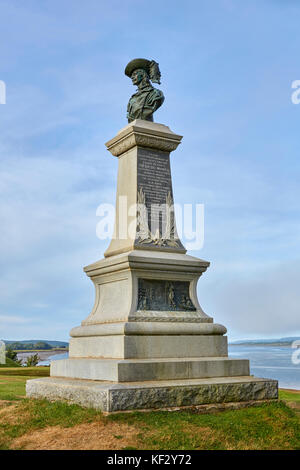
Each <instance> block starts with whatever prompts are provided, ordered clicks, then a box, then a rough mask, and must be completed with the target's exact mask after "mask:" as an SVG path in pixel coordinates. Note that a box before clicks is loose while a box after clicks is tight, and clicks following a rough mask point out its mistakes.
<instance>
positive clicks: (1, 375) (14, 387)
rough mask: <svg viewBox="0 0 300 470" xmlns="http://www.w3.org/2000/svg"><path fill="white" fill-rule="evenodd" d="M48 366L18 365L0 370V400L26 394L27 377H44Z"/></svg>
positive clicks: (13, 398)
mask: <svg viewBox="0 0 300 470" xmlns="http://www.w3.org/2000/svg"><path fill="white" fill-rule="evenodd" d="M49 374H50V367H20V368H18V369H16V368H5V369H1V370H0V400H10V401H14V400H20V399H21V398H24V397H25V395H26V391H25V386H26V382H27V380H29V379H35V378H36V377H46V376H49Z"/></svg>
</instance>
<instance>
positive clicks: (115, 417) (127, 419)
mask: <svg viewBox="0 0 300 470" xmlns="http://www.w3.org/2000/svg"><path fill="white" fill-rule="evenodd" d="M23 369H24V368H20V369H18V371H17V372H18V373H19V372H21V371H23ZM31 369H34V370H43V369H44V368H31ZM3 371H4V370H2V371H1V374H0V400H8V401H7V402H5V403H4V402H3V403H2V405H1V403H0V406H1V408H2V409H3V407H5V408H6V409H7V410H8V411H9V410H11V413H12V415H13V417H14V419H11V417H10V419H7V418H6V417H5V415H3V416H2V415H1V414H0V449H9V448H10V447H11V445H12V443H13V440H14V439H15V438H17V437H19V436H22V435H24V434H28V433H29V434H30V432H32V431H34V430H39V429H43V428H47V427H49V426H60V427H62V428H67V427H73V426H76V425H77V424H81V423H93V422H95V421H101V422H102V423H104V424H107V425H108V426H105V429H108V431H104V432H110V431H109V429H110V427H109V424H110V423H120V424H126V425H128V426H131V427H132V429H133V430H135V431H136V437H135V438H134V439H135V440H134V443H133V445H131V447H130V448H131V449H133V448H135V449H153V450H154V449H164V450H171V449H176V450H190V449H207V450H217V449H237V450H239V449H262V450H266V449H282V450H283V449H300V419H299V416H297V414H296V413H295V412H294V410H293V409H291V408H290V407H289V406H287V404H286V403H285V402H283V401H279V402H276V401H275V402H271V403H267V404H262V405H259V406H255V407H250V408H244V409H240V410H234V411H230V410H228V411H223V412H218V413H214V414H202V413H201V414H200V413H198V412H197V410H196V409H195V410H183V411H176V412H175V411H174V412H168V411H152V412H133V413H116V414H112V415H108V416H103V415H102V413H101V412H98V411H96V410H93V409H86V408H81V407H80V406H78V405H69V404H67V403H63V402H48V401H47V400H33V399H26V398H25V383H26V381H27V380H28V379H30V378H34V376H33V375H30V376H22V375H17V376H16V375H15V376H12V375H2V372H3ZM15 371H16V369H15ZM47 372H48V371H47ZM299 395H300V394H297V393H294V392H289V391H286V390H284V391H280V398H281V399H284V400H287V402H289V401H291V402H294V401H295V398H296V399H297V400H298V401H299ZM11 406H12V408H10V407H11ZM1 408H0V409H1ZM119 437H120V439H121V437H122V436H121V435H119V433H118V434H116V435H115V438H117V439H119ZM120 445H121V444H120ZM120 448H122V447H120Z"/></svg>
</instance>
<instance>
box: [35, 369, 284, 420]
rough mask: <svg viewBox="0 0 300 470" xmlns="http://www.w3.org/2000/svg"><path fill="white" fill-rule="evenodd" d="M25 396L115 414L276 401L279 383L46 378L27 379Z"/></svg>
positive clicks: (254, 379)
mask: <svg viewBox="0 0 300 470" xmlns="http://www.w3.org/2000/svg"><path fill="white" fill-rule="evenodd" d="M26 393H27V397H32V398H47V399H48V400H53V401H54V400H55V401H56V400H62V401H68V402H69V403H76V404H78V405H80V406H83V407H90V408H95V409H98V410H101V411H104V412H114V411H128V410H155V409H164V408H168V409H169V408H178V407H179V408H180V407H194V406H199V405H210V404H216V405H217V404H222V405H224V404H225V403H241V402H245V403H249V402H252V401H254V402H255V401H257V400H274V399H277V398H278V382H277V381H276V380H271V379H261V378H257V377H253V376H245V377H218V378H209V379H193V380H167V381H153V382H125V383H118V382H107V381H93V380H80V379H66V378H58V377H46V378H41V379H34V380H28V381H27V384H26Z"/></svg>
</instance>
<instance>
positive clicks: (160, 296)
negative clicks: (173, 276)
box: [137, 279, 196, 311]
mask: <svg viewBox="0 0 300 470" xmlns="http://www.w3.org/2000/svg"><path fill="white" fill-rule="evenodd" d="M189 286H190V283H189V281H164V280H161V281H158V280H152V279H151V280H149V279H139V280H138V308H137V309H138V310H162V311H165V310H168V311H178V310H180V311H196V307H195V306H194V305H193V302H192V301H191V298H190V294H189Z"/></svg>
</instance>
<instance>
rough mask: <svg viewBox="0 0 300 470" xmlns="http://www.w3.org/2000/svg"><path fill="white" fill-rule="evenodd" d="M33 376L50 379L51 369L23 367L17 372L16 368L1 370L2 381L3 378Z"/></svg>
mask: <svg viewBox="0 0 300 470" xmlns="http://www.w3.org/2000/svg"><path fill="white" fill-rule="evenodd" d="M4 375H5V376H7V375H11V376H16V377H17V376H18V377H20V376H28V375H30V376H32V377H48V376H49V375H50V367H49V366H45V367H21V368H20V369H18V370H16V369H15V368H14V367H11V368H9V367H8V368H5V369H0V379H1V376H4Z"/></svg>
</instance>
